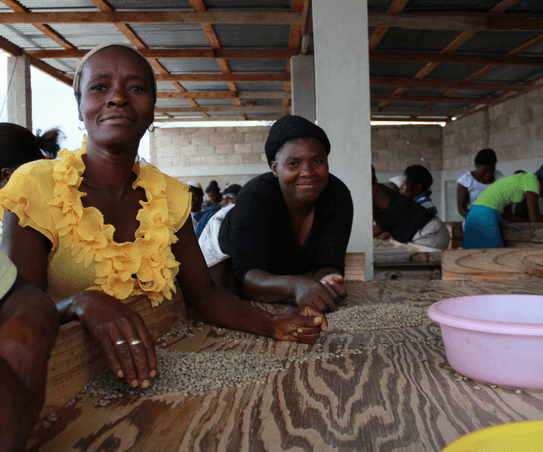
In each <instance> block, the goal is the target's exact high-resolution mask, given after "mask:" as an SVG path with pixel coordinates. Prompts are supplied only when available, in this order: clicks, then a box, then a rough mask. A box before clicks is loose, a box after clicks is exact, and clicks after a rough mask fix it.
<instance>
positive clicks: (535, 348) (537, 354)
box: [428, 286, 543, 391]
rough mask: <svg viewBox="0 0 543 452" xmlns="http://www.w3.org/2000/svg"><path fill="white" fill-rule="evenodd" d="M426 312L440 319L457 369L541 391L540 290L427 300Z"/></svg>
mask: <svg viewBox="0 0 543 452" xmlns="http://www.w3.org/2000/svg"><path fill="white" fill-rule="evenodd" d="M542 288H543V286H542ZM428 316H429V317H430V318H431V319H432V320H434V321H436V322H438V323H439V324H440V325H441V331H442V333H443V342H444V344H445V351H446V353H447V358H448V360H449V363H450V364H451V366H452V367H453V368H454V369H455V370H456V371H457V372H459V373H461V374H462V375H465V376H467V377H469V378H471V379H473V380H477V381H482V382H485V383H490V384H496V385H500V386H508V387H513V388H519V389H531V390H535V391H543V296H539V295H476V296H472V297H460V298H450V299H448V300H443V301H440V302H438V303H435V304H433V305H432V306H430V309H428Z"/></svg>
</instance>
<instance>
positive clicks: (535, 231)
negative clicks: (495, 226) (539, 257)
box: [501, 223, 543, 248]
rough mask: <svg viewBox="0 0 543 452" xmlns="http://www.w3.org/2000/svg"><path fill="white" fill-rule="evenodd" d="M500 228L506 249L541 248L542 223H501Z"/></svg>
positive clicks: (542, 241)
mask: <svg viewBox="0 0 543 452" xmlns="http://www.w3.org/2000/svg"><path fill="white" fill-rule="evenodd" d="M501 228H502V239H503V243H504V246H506V247H508V248H513V247H521V246H528V247H532V246H543V223H502V225H501Z"/></svg>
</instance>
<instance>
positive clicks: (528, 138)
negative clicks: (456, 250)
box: [441, 88, 543, 221]
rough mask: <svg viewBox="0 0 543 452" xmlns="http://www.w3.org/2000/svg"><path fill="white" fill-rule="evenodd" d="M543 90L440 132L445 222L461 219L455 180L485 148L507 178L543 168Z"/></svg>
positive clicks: (503, 104)
mask: <svg viewBox="0 0 543 452" xmlns="http://www.w3.org/2000/svg"><path fill="white" fill-rule="evenodd" d="M542 101H543V88H538V89H536V90H533V91H530V92H528V93H526V94H523V95H521V96H518V97H516V98H513V99H510V100H507V101H505V102H502V103H501V104H498V105H494V106H491V107H489V108H488V111H487V112H485V111H480V112H478V113H475V114H473V115H470V116H467V117H465V118H462V119H459V120H458V121H454V122H452V123H450V124H447V126H446V127H445V128H444V129H443V171H442V174H441V180H442V184H443V185H442V192H443V193H444V196H443V202H444V204H443V205H442V210H443V211H447V218H446V219H447V220H448V221H455V220H461V219H462V218H461V217H460V215H459V214H458V212H457V210H456V197H455V191H456V179H457V178H458V177H460V176H461V175H462V174H463V173H465V172H467V171H471V170H473V169H474V159H475V155H476V154H477V152H478V151H479V150H480V149H482V148H483V147H485V144H486V145H487V146H488V147H490V148H492V149H494V151H496V155H497V157H498V164H497V168H498V170H500V171H501V172H502V173H503V174H504V175H506V176H509V175H511V174H513V173H514V172H515V171H516V170H518V169H523V170H525V171H527V172H535V171H537V169H538V168H539V167H540V166H541V165H542V164H543V105H542Z"/></svg>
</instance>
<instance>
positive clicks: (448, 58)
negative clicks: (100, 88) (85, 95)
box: [61, 50, 543, 66]
mask: <svg viewBox="0 0 543 452" xmlns="http://www.w3.org/2000/svg"><path fill="white" fill-rule="evenodd" d="M61 52H62V51H61ZM369 58H370V61H391V62H399V63H405V62H412V63H445V64H476V65H481V64H484V65H488V64H490V65H493V64H498V65H505V66H540V65H541V64H542V60H543V58H541V57H519V56H488V55H459V54H442V53H424V52H385V51H376V50H374V51H370V53H369Z"/></svg>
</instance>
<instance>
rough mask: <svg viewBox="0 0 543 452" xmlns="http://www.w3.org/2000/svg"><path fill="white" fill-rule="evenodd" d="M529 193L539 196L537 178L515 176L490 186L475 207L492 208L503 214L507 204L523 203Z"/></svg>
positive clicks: (527, 174) (534, 176) (523, 174)
mask: <svg viewBox="0 0 543 452" xmlns="http://www.w3.org/2000/svg"><path fill="white" fill-rule="evenodd" d="M528 191H532V192H534V193H536V194H537V195H539V180H538V179H537V176H536V175H535V174H531V173H519V174H513V175H512V176H507V177H504V178H503V179H500V180H497V181H496V182H494V183H493V184H492V185H490V187H488V188H487V189H486V190H484V191H483V192H482V193H481V194H480V195H479V197H478V198H477V200H476V201H475V202H474V203H473V205H474V206H484V207H490V208H492V209H496V210H499V211H500V212H501V211H502V210H503V208H504V206H505V205H506V204H510V203H514V202H520V201H522V200H523V198H524V195H525V194H526V192H528Z"/></svg>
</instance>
